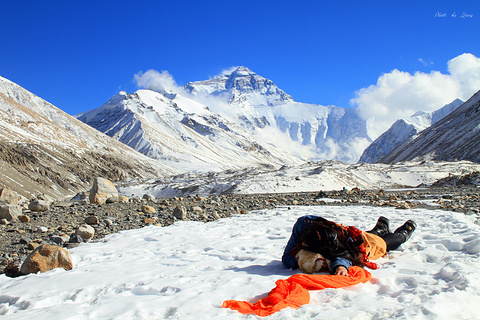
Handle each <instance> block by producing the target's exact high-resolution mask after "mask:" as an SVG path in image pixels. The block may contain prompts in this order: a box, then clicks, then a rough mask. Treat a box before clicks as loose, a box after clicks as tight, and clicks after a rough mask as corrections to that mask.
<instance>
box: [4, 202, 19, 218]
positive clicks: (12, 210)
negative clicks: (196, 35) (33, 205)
mask: <svg viewBox="0 0 480 320" xmlns="http://www.w3.org/2000/svg"><path fill="white" fill-rule="evenodd" d="M21 214H22V207H20V206H17V205H15V204H6V205H2V206H0V219H7V221H17V220H18V216H19V215H21Z"/></svg>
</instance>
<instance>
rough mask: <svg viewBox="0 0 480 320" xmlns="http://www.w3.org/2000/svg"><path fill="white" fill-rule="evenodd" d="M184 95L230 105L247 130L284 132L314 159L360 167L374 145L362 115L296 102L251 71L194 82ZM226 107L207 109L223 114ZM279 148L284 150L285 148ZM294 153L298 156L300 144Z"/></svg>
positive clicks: (353, 111)
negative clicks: (211, 98)
mask: <svg viewBox="0 0 480 320" xmlns="http://www.w3.org/2000/svg"><path fill="white" fill-rule="evenodd" d="M184 89H185V90H186V91H187V92H188V93H190V94H192V95H193V96H195V97H196V98H197V99H202V98H205V97H216V98H218V100H220V101H221V102H223V104H228V106H229V108H230V109H229V110H228V113H234V114H235V115H236V118H237V120H236V121H238V123H239V124H241V125H242V126H243V127H244V128H246V129H249V130H256V131H257V132H261V130H262V129H264V128H276V129H280V130H281V131H282V132H284V133H286V134H287V135H288V137H289V138H290V139H291V140H292V141H294V142H297V143H299V144H301V145H303V146H307V147H310V149H311V150H312V151H313V152H314V154H313V156H311V158H316V159H336V160H341V161H346V162H356V161H357V160H358V158H359V157H360V155H361V152H362V151H363V149H364V148H365V147H367V146H368V144H369V143H370V142H371V141H372V140H371V138H370V137H369V136H368V134H367V130H366V121H365V120H364V119H363V118H362V117H360V115H359V114H358V111H357V109H344V108H340V107H336V106H322V105H316V104H306V103H300V102H295V101H294V100H293V98H292V97H291V96H289V95H288V94H286V93H285V92H284V91H283V90H281V89H279V88H278V87H277V86H276V85H275V84H274V83H273V82H272V81H271V80H269V79H266V78H264V77H262V76H260V75H258V74H256V73H254V72H253V71H251V70H250V69H248V68H246V67H237V68H234V69H232V70H230V71H228V72H225V73H223V74H222V75H220V76H217V77H215V78H213V79H210V80H206V81H197V82H191V83H189V84H187V85H185V86H184ZM210 101H211V100H210ZM223 104H222V103H218V104H217V105H214V104H208V107H209V108H210V109H211V110H213V111H214V112H217V113H220V114H224V113H226V112H225V110H224V109H222V108H224V107H223ZM275 144H276V145H277V146H280V145H281V142H275ZM289 148H290V149H287V150H288V151H293V150H292V149H295V148H296V147H295V144H293V145H290V147H289Z"/></svg>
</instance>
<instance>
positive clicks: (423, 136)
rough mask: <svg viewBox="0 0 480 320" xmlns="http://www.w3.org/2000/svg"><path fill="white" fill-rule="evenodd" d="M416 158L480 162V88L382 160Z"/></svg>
mask: <svg viewBox="0 0 480 320" xmlns="http://www.w3.org/2000/svg"><path fill="white" fill-rule="evenodd" d="M414 159H427V160H439V161H440V160H443V161H457V160H469V161H473V162H477V163H478V162H480V91H479V92H477V93H475V94H474V95H473V96H472V97H471V98H470V99H469V100H468V101H467V102H465V103H464V104H462V105H461V106H460V107H458V108H457V109H456V110H454V111H453V112H452V113H450V114H449V115H447V116H446V117H444V118H443V119H441V120H440V121H438V122H437V123H435V124H433V125H432V126H430V127H429V128H427V129H425V130H423V131H422V132H421V133H420V134H419V135H418V136H417V138H416V139H414V140H413V141H411V142H405V143H402V144H400V145H399V146H398V147H397V148H395V149H394V150H392V152H390V153H389V154H388V155H386V156H385V157H383V158H381V159H380V160H379V161H378V162H381V163H394V162H400V161H409V160H414Z"/></svg>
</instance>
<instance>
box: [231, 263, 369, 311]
mask: <svg viewBox="0 0 480 320" xmlns="http://www.w3.org/2000/svg"><path fill="white" fill-rule="evenodd" d="M348 274H349V277H345V276H339V275H327V274H315V275H310V274H295V275H293V276H291V277H289V278H287V279H285V280H281V279H280V280H277V281H276V282H275V284H276V287H275V288H273V289H272V291H270V293H269V294H268V296H267V297H265V298H263V299H260V300H258V301H257V302H256V303H250V302H247V301H237V300H227V301H225V302H223V305H222V308H230V309H232V310H237V311H238V312H240V313H246V314H256V315H259V316H262V317H264V316H269V315H271V314H272V313H275V312H277V311H280V310H282V309H284V308H286V307H291V308H298V307H300V306H302V305H304V304H307V303H309V302H310V293H309V292H308V290H322V289H326V288H342V287H348V286H353V285H356V284H359V283H365V282H367V281H368V280H370V278H371V277H372V275H371V274H370V272H368V271H367V270H365V269H363V268H360V267H356V266H353V267H350V268H349V269H348Z"/></svg>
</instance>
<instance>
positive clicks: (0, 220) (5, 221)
mask: <svg viewBox="0 0 480 320" xmlns="http://www.w3.org/2000/svg"><path fill="white" fill-rule="evenodd" d="M7 224H8V220H7V219H5V218H2V219H0V225H7Z"/></svg>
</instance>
